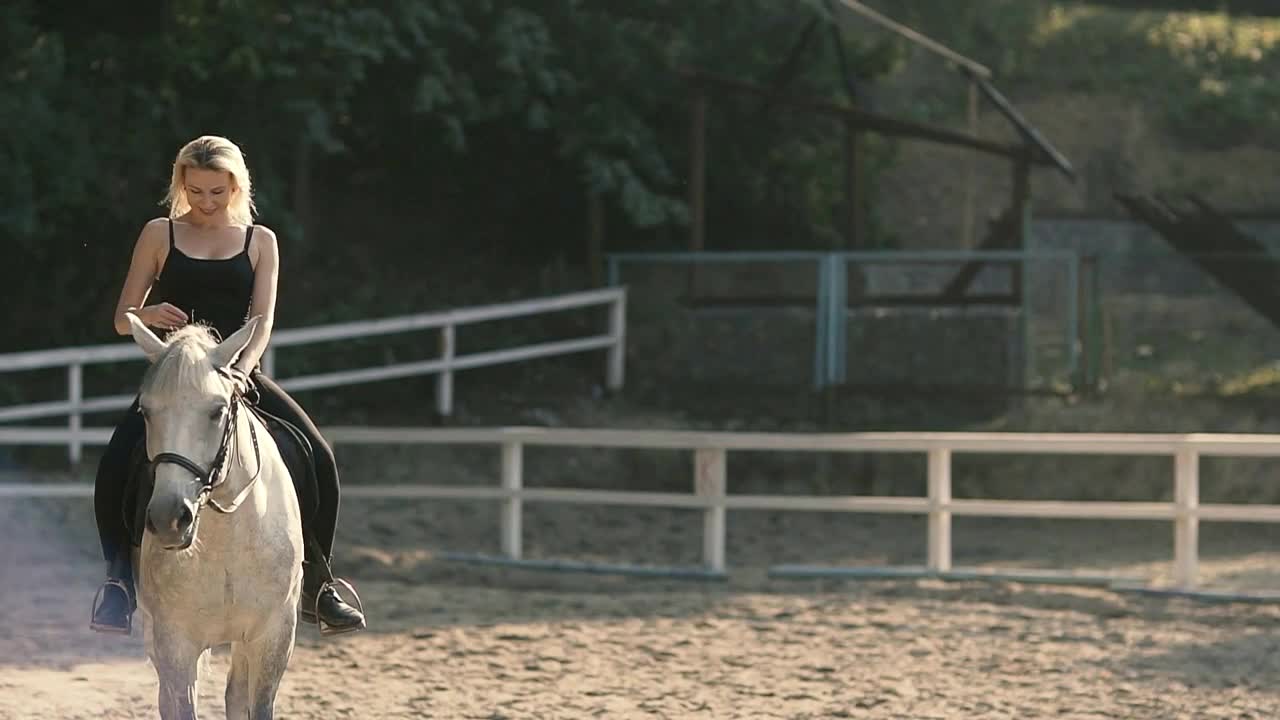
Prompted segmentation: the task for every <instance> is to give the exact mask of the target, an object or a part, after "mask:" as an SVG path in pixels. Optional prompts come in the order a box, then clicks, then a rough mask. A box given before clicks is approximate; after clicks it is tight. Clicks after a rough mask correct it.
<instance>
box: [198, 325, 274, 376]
mask: <svg viewBox="0 0 1280 720" xmlns="http://www.w3.org/2000/svg"><path fill="white" fill-rule="evenodd" d="M261 318H262V316H261V315H255V316H253V317H251V318H249V321H248V322H246V323H245V324H244V326H243V327H241V328H240V329H239V330H237V331H235V332H233V333H231V336H230V337H228V338H227V339H226V340H223V341H222V342H220V343H218V346H217V347H215V348H214V349H212V350H210V351H209V362H211V363H213V366H214V367H215V368H218V369H222V368H228V367H231V363H234V362H235V361H236V358H238V357H240V353H241V352H243V351H244V348H245V346H246V345H248V344H249V339H250V338H252V337H253V331H254V330H256V329H257V327H258V321H259V320H261Z"/></svg>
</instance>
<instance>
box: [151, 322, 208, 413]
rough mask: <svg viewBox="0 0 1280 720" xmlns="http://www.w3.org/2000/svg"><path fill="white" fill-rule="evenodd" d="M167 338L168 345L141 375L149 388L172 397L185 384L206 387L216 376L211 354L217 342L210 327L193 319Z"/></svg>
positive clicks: (152, 391)
mask: <svg viewBox="0 0 1280 720" xmlns="http://www.w3.org/2000/svg"><path fill="white" fill-rule="evenodd" d="M166 342H167V344H168V346H169V347H168V348H167V349H166V350H165V351H164V353H163V354H161V355H160V357H158V358H156V359H155V361H154V362H152V363H151V367H149V368H147V371H146V372H145V373H144V374H143V376H142V387H143V389H144V390H145V391H146V392H148V393H155V394H158V395H160V396H162V397H171V396H172V395H174V394H175V393H177V392H178V391H180V390H182V389H184V388H187V389H190V388H193V387H195V388H198V387H203V386H204V385H205V384H206V383H208V382H209V381H210V378H211V377H213V376H211V375H210V372H209V370H210V368H209V363H208V355H209V351H210V350H212V349H213V348H215V347H217V346H218V340H217V338H215V337H214V335H213V332H212V330H211V328H209V327H208V326H207V325H203V324H200V323H190V324H188V325H184V326H183V327H181V328H179V329H177V330H175V331H173V332H172V333H170V334H169V337H168V339H167V340H166Z"/></svg>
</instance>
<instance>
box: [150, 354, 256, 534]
mask: <svg viewBox="0 0 1280 720" xmlns="http://www.w3.org/2000/svg"><path fill="white" fill-rule="evenodd" d="M219 373H220V374H224V375H226V373H222V372H221V371H219ZM228 377H229V375H228ZM247 402H248V401H247V400H246V399H245V396H244V394H243V393H241V392H240V391H239V389H235V390H232V392H231V407H230V410H229V411H228V413H227V423H226V426H225V427H224V428H223V430H222V440H221V441H220V442H219V443H218V452H217V454H215V455H214V456H213V462H212V463H210V464H209V467H207V468H206V467H204V466H203V465H201V464H200V463H197V462H196V461H194V460H192V459H190V458H188V457H187V456H185V455H182V454H180V453H175V452H160V453H156V456H155V457H153V458H151V459H150V461H149V462H150V465H151V471H152V473H154V472H155V468H156V466H158V465H161V464H164V463H169V464H171V465H177V466H178V467H181V468H183V469H184V470H186V471H187V472H189V473H191V474H192V475H195V476H196V480H199V481H200V491H199V493H198V494H197V495H196V509H195V512H194V515H195V516H198V515H199V514H200V508H202V507H204V506H205V505H208V506H209V507H211V508H213V509H214V510H216V511H218V512H220V513H223V514H230V513H233V512H235V511H236V509H237V508H239V507H240V505H241V504H243V503H244V501H245V499H246V498H248V497H249V492H250V491H251V490H253V486H254V483H256V482H257V481H258V476H259V475H261V474H262V453H261V451H260V450H259V448H258V430H257V428H256V427H254V424H253V418H249V437H251V438H252V439H253V465H254V473H253V477H251V478H249V482H248V483H245V486H244V488H243V489H242V490H241V491H240V492H239V493H237V494H236V496H235V497H234V498H233V499H232V500H231V502H230V503H228V504H226V505H223V504H222V503H220V502H218V501H217V500H214V499H213V497H212V495H213V491H214V490H217V489H218V488H219V487H221V486H222V484H223V483H225V482H226V481H227V476H228V475H230V468H229V467H227V458H228V457H229V456H230V454H231V451H232V450H234V449H235V445H236V432H235V430H236V424H237V421H238V419H239V417H240V408H241V406H243V405H245V404H247ZM192 522H195V520H194V517H193V519H192Z"/></svg>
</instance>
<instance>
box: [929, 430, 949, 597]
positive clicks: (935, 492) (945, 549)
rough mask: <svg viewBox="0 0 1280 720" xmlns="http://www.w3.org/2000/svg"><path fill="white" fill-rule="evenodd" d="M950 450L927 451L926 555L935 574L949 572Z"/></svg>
mask: <svg viewBox="0 0 1280 720" xmlns="http://www.w3.org/2000/svg"><path fill="white" fill-rule="evenodd" d="M950 503H951V450H949V449H947V448H933V449H931V450H929V552H928V566H929V569H930V570H932V571H934V572H946V571H948V570H950V569H951V511H950V510H947V509H946V506H947V505H948V504H950Z"/></svg>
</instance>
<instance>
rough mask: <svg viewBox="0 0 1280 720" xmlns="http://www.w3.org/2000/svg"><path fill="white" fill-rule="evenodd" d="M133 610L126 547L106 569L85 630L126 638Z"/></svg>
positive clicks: (131, 576)
mask: <svg viewBox="0 0 1280 720" xmlns="http://www.w3.org/2000/svg"><path fill="white" fill-rule="evenodd" d="M135 607H137V601H136V599H135V594H134V587H133V562H132V558H130V556H129V548H128V547H127V546H126V547H125V548H124V549H122V550H120V551H119V552H117V553H116V556H115V559H114V560H113V561H112V562H111V567H110V568H108V569H107V581H106V582H105V583H103V585H102V587H101V588H100V589H99V590H98V594H97V595H96V596H95V597H94V606H93V617H92V619H91V620H90V621H89V627H90V628H91V629H93V630H97V631H98V632H106V633H119V634H121V635H128V634H129V633H130V632H132V630H133V610H134V608H135Z"/></svg>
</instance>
